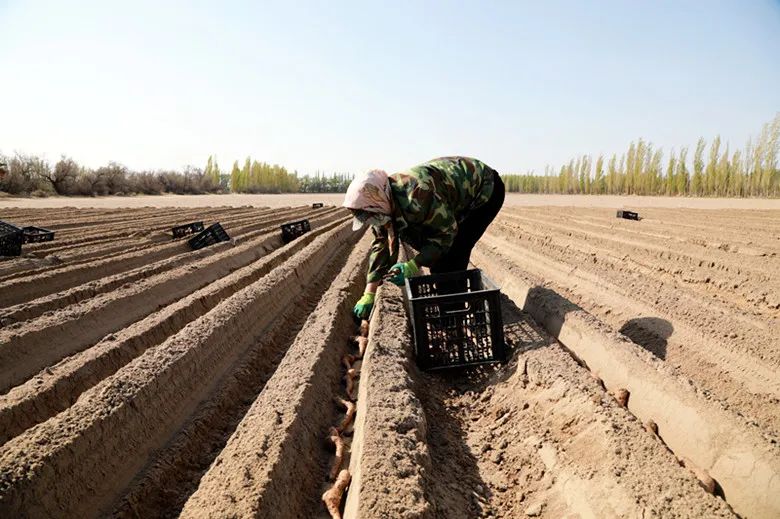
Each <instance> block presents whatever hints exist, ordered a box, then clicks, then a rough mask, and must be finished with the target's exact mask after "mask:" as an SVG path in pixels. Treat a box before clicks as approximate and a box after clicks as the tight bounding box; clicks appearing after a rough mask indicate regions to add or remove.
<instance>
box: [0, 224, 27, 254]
mask: <svg viewBox="0 0 780 519" xmlns="http://www.w3.org/2000/svg"><path fill="white" fill-rule="evenodd" d="M23 241H24V236H23V234H22V229H21V228H20V227H17V226H15V225H14V224H12V223H8V222H4V221H2V220H0V256H19V255H20V254H21V253H22V242H23Z"/></svg>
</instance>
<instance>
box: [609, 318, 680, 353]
mask: <svg viewBox="0 0 780 519" xmlns="http://www.w3.org/2000/svg"><path fill="white" fill-rule="evenodd" d="M620 333H622V334H623V335H625V336H626V337H628V338H629V339H631V341H632V342H634V343H636V344H638V345H639V346H641V347H642V348H644V349H645V350H647V351H649V352H650V353H652V354H653V355H655V356H656V357H658V358H659V359H666V346H667V343H668V339H669V337H671V335H672V333H674V327H673V326H672V323H670V322H669V321H667V320H666V319H661V318H660V317H638V318H636V319H630V320H628V321H626V322H625V323H624V324H623V326H621V327H620Z"/></svg>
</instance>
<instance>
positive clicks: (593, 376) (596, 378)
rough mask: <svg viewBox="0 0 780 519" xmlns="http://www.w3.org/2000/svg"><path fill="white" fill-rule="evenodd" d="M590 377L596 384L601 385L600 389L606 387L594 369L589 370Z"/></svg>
mask: <svg viewBox="0 0 780 519" xmlns="http://www.w3.org/2000/svg"><path fill="white" fill-rule="evenodd" d="M590 377H591V378H592V379H593V380H595V381H596V384H598V385H599V386H600V387H601V389H605V387H606V386H604V381H603V380H601V377H600V376H599V374H598V373H596V372H595V371H591V372H590Z"/></svg>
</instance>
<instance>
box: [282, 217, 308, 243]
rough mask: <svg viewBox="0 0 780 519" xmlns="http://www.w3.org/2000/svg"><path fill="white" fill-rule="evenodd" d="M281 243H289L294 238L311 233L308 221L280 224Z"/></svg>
mask: <svg viewBox="0 0 780 519" xmlns="http://www.w3.org/2000/svg"><path fill="white" fill-rule="evenodd" d="M281 229H282V241H283V242H284V243H290V242H291V241H293V240H294V239H295V238H297V237H299V236H303V234H305V233H307V232H309V231H311V224H310V223H309V220H298V221H297V222H288V223H284V224H282V227H281Z"/></svg>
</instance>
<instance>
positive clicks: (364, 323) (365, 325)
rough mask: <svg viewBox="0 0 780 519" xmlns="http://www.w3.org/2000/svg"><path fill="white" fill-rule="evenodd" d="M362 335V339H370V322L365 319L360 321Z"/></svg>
mask: <svg viewBox="0 0 780 519" xmlns="http://www.w3.org/2000/svg"><path fill="white" fill-rule="evenodd" d="M360 335H361V336H362V337H368V321H366V320H365V319H364V320H362V321H360Z"/></svg>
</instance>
